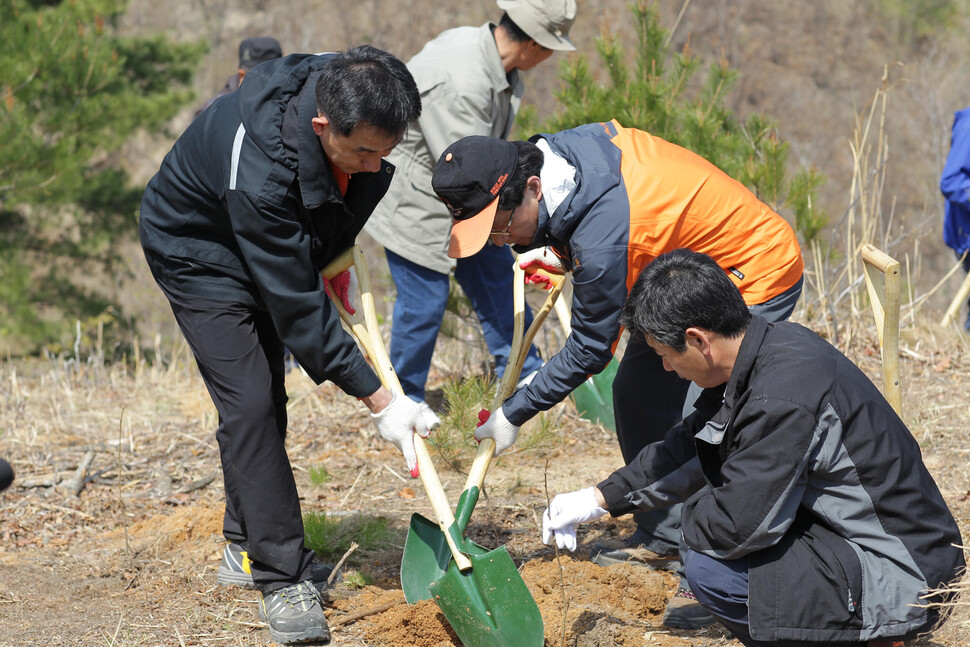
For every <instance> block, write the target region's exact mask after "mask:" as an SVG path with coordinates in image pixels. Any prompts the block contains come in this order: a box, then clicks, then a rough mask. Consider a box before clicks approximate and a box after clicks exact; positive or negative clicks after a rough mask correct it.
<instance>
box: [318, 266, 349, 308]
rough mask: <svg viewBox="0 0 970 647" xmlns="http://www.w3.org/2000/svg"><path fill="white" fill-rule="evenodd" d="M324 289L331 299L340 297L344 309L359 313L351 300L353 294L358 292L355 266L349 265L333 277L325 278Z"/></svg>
mask: <svg viewBox="0 0 970 647" xmlns="http://www.w3.org/2000/svg"><path fill="white" fill-rule="evenodd" d="M323 289H324V290H326V292H327V294H328V295H329V296H330V298H331V299H340V304H341V305H342V306H343V307H344V310H346V311H347V312H349V313H350V314H357V308H355V307H354V304H353V302H352V301H351V300H350V298H351V295H354V294H357V272H356V271H354V268H352V267H349V268H347V269H346V270H344V271H343V272H341V273H340V274H338V275H336V276H335V277H333V278H332V279H329V280H327V279H323ZM334 293H336V296H334Z"/></svg>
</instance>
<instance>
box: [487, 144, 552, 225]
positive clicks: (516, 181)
mask: <svg viewBox="0 0 970 647" xmlns="http://www.w3.org/2000/svg"><path fill="white" fill-rule="evenodd" d="M512 145H513V146H515V150H516V152H517V153H518V161H517V162H516V165H515V172H513V173H512V177H510V178H509V180H508V182H506V184H505V188H504V189H502V193H500V194H499V197H498V208H499V209H512V208H514V207H517V206H518V205H519V204H520V203H521V202H522V198H523V196H524V195H525V185H526V183H527V182H528V181H529V178H530V177H532V176H533V175H536V176H538V175H539V173H540V172H541V171H542V161H543V159H545V156H544V155H543V154H542V151H541V150H540V149H539V147H538V146H536V145H535V144H533V143H532V142H524V141H514V142H512Z"/></svg>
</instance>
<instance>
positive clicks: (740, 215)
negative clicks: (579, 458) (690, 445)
mask: <svg viewBox="0 0 970 647" xmlns="http://www.w3.org/2000/svg"><path fill="white" fill-rule="evenodd" d="M432 186H433V188H434V190H435V192H436V193H437V194H438V195H439V196H440V197H441V198H442V199H443V200H444V201H445V203H446V204H447V205H448V207H449V208H450V209H451V214H452V217H453V224H452V228H451V240H450V245H449V255H450V256H452V257H454V258H463V257H467V256H469V255H473V254H475V253H477V252H478V250H480V249H481V248H482V247H483V246H485V245H486V244H487V243H488V242H489V241H491V242H492V243H494V244H496V245H503V244H506V243H508V244H511V245H513V246H514V247H513V249H515V250H516V251H518V252H521V254H520V256H519V259H518V263H519V265H520V266H523V267H527V266H530V265H540V266H543V267H545V268H546V269H551V270H553V271H557V270H558V271H559V272H564V271H568V272H570V273H571V275H572V283H573V288H574V290H573V300H572V334H571V335H570V336H569V338H568V339H567V340H566V343H565V345H564V346H563V348H562V349H561V350H560V351H559V352H558V353H557V354H556V355H554V356H553V357H551V358H550V359H549V360H548V361H547V362H546V363H545V364H544V365H543V367H542V368H541V369H539V371H538V373H537V374H536V376H535V378H534V379H533V380H532V382H531V383H530V384H528V385H527V386H524V387H523V388H520V389H518V390H517V391H516V392H515V393H513V394H512V395H511V396H510V397H509V398H508V399H506V400H505V402H504V403H503V404H502V406H501V407H500V408H499V409H498V410H497V411H493V412H492V414H491V417H490V418H489V419H488V421H487V422H486V423H484V424H483V425H482V426H481V427H479V428H478V429H477V430H476V432H475V436H476V438H479V439H481V438H484V437H491V438H494V439H495V443H496V452H501V451H502V450H504V449H506V448H508V447H509V446H511V445H512V443H514V442H515V439H516V436H517V435H518V430H519V427H520V426H521V425H522V424H523V423H525V422H526V421H527V420H529V419H530V418H532V417H533V416H534V415H535V414H536V413H538V412H539V411H544V410H546V409H549V408H550V407H552V406H553V405H554V404H556V403H558V402H561V401H562V400H564V399H565V398H566V397H567V396H568V395H569V393H570V392H571V391H572V390H573V389H575V388H576V387H578V386H579V385H581V384H583V382H585V381H586V379H587V378H588V377H589V376H590V375H595V374H597V373H599V372H601V371H602V370H603V369H604V368H605V367H606V365H607V364H608V363H609V362H610V361H611V360H612V358H613V353H614V351H615V350H616V347H617V343H618V342H619V338H620V333H621V332H622V328H621V326H620V320H619V317H620V310H621V308H622V306H623V303H624V300H625V299H626V297H627V294H628V292H629V290H630V287H631V286H632V285H633V282H634V281H635V280H636V277H637V275H638V274H639V273H640V271H641V270H642V269H643V268H644V267H645V266H646V265H648V264H649V263H650V262H651V261H652V260H653V259H654V258H656V257H657V256H659V255H660V254H662V253H664V252H667V251H670V250H672V249H676V248H679V247H686V248H689V249H692V250H694V251H699V252H703V253H706V254H708V255H710V256H712V257H713V258H714V260H715V261H717V262H718V264H720V266H721V267H723V268H724V271H725V272H728V273H729V276H730V277H731V279H732V280H733V281H734V282H735V283H736V284H737V286H738V288H739V289H740V291H741V294H742V296H743V297H744V300H745V302H746V303H747V304H748V306H749V307H750V308H751V310H752V312H756V313H758V314H762V315H763V316H766V317H767V318H769V319H770V320H779V319H786V318H787V317H788V316H789V314H790V313H791V312H792V310H793V309H794V307H795V302H796V300H797V299H798V296H799V294H800V293H801V286H802V267H803V265H802V256H801V251H800V249H799V246H798V241H797V240H796V238H795V232H794V231H793V230H792V228H791V227H790V226H789V225H788V223H787V222H785V220H784V219H783V218H782V217H781V216H779V215H778V214H776V213H775V212H773V211H772V210H771V209H770V208H769V207H768V206H767V205H765V204H763V203H762V202H761V201H759V200H758V199H757V198H756V197H755V196H754V195H753V194H752V193H751V192H750V191H749V190H748V189H746V188H745V187H744V186H743V185H741V184H740V183H739V182H737V181H735V180H733V179H731V178H730V177H728V176H727V175H726V174H725V173H724V172H723V171H721V170H720V169H718V168H717V167H715V166H714V165H713V164H711V163H710V162H708V161H707V160H705V159H703V158H702V157H700V156H698V155H696V154H694V153H692V152H690V151H688V150H686V149H684V148H682V147H680V146H676V145H674V144H671V143H669V142H666V141H664V140H662V139H660V138H658V137H654V136H652V135H650V134H649V133H646V132H644V131H641V130H635V129H630V128H624V127H622V126H621V125H620V124H619V123H617V122H616V121H610V122H604V123H594V124H587V125H585V126H580V127H578V128H574V129H572V130H565V131H562V132H559V133H556V134H541V135H536V136H534V137H533V138H532V139H530V140H529V141H515V142H508V141H504V140H501V139H497V138H490V137H466V138H464V139H461V140H459V141H457V142H455V143H454V144H452V146H450V147H449V148H448V149H447V150H446V151H445V152H444V154H443V155H442V157H441V158H440V159H439V161H438V163H437V165H436V166H435V171H434V177H433V180H432ZM689 386H690V382H688V381H687V380H683V379H680V378H678V377H677V376H676V375H674V374H672V373H668V372H666V371H665V370H664V366H663V363H662V361H661V360H660V358H659V357H657V355H656V354H655V353H654V352H653V350H651V349H650V348H649V347H648V346H647V345H646V344H645V343H643V342H642V340H637V339H631V340H630V342H629V343H628V344H627V347H626V349H625V351H624V354H623V358H622V360H621V362H620V364H619V368H618V370H617V374H616V377H615V379H614V382H613V403H614V415H615V417H616V432H617V437H618V440H619V442H620V449H621V451H622V453H623V458H624V460H626V461H630V460H632V459H633V458H634V457H635V456H636V455H637V453H638V452H639V451H640V450H641V449H642V448H643V447H644V446H646V445H647V444H649V443H651V442H654V441H656V440H660V439H662V438H663V437H664V435H665V434H666V432H667V430H669V429H670V428H671V427H673V426H674V425H675V424H676V423H677V422H679V421H680V420H681V418H682V415H683V411H684V409H685V407H686V406H687V401H688V387H689ZM697 392H698V393H699V390H697ZM634 519H635V520H636V522H637V526H638V527H637V531H636V532H635V533H634V534H633V536H632V537H630V538H628V539H625V540H621V541H619V542H603V543H601V544H597V545H594V546H593V549H592V556H593V559H594V561H596V562H597V563H600V564H603V565H606V564H610V563H615V562H617V561H633V562H635V563H641V564H644V565H662V566H677V562H678V553H679V552H680V550H679V548H680V537H681V533H680V510H679V508H677V507H672V508H670V509H666V510H665V509H661V510H653V511H650V512H642V513H638V514H636V515H634ZM689 595H690V594H689V589H688V587H687V586H686V582H685V583H684V592H683V594H681V595H680V596H679V597H678V598H676V599H674V600H673V601H672V603H670V604H668V608H667V613H666V614H665V616H664V623H665V624H667V625H668V626H673V627H678V628H691V629H696V628H699V627H702V626H705V625H708V624H711V623H713V622H714V619H713V617H711V616H710V615H709V614H708V613H706V612H705V611H704V609H703V608H702V607H701V606H700V605H698V604H697V603H696V602H695V601H694V600H693V599H692V598H691V597H689Z"/></svg>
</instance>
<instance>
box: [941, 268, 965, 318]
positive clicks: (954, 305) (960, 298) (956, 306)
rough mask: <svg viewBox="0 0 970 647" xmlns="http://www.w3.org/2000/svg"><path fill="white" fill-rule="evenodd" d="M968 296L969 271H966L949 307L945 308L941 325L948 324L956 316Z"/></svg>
mask: <svg viewBox="0 0 970 647" xmlns="http://www.w3.org/2000/svg"><path fill="white" fill-rule="evenodd" d="M968 296H970V273H967V276H966V278H964V279H963V283H961V284H960V289H959V290H957V293H956V296H954V297H953V301H951V302H950V307H949V308H947V309H946V313H945V314H944V315H943V319H941V320H940V325H941V326H949V325H950V322H952V321H953V320H954V319H956V318H957V313H958V312H960V307H961V306H963V302H964V301H966V300H967V297H968Z"/></svg>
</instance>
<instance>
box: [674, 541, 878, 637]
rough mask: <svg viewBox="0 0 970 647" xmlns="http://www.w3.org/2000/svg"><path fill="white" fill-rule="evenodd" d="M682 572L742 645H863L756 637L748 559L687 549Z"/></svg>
mask: <svg viewBox="0 0 970 647" xmlns="http://www.w3.org/2000/svg"><path fill="white" fill-rule="evenodd" d="M685 571H686V577H687V581H688V582H690V589H691V591H693V592H694V595H695V596H696V597H697V601H698V602H700V603H701V605H703V606H704V608H705V609H707V610H708V611H710V613H711V615H713V616H714V617H715V618H717V619H718V620H719V621H720V622H721V624H723V625H724V626H725V627H727V628H728V629H729V630H730V631H731V633H733V634H734V636H735V638H737V639H738V640H739V641H741V643H742V644H743V645H744V646H745V647H865V645H866V643H864V642H811V643H808V642H790V641H765V640H755V639H754V638H752V637H751V632H750V630H749V628H748V560H747V559H730V560H728V559H725V560H720V559H714V558H713V557H708V556H707V555H703V554H701V553H696V552H694V551H692V550H688V551H687V554H686V555H685ZM806 603H809V601H806Z"/></svg>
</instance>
